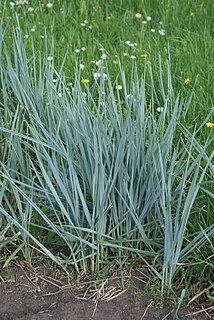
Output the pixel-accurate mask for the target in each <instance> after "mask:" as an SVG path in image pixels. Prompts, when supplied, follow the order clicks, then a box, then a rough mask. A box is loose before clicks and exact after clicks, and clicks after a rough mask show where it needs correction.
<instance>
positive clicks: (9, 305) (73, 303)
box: [0, 267, 214, 320]
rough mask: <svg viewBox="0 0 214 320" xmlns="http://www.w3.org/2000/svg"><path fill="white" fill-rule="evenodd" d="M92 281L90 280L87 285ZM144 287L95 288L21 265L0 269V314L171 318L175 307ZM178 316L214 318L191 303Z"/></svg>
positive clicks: (60, 319)
mask: <svg viewBox="0 0 214 320" xmlns="http://www.w3.org/2000/svg"><path fill="white" fill-rule="evenodd" d="M89 284H90V285H89ZM141 290H142V287H140V285H139V286H138V287H129V289H127V290H122V289H121V288H120V287H119V286H118V283H117V281H116V280H115V279H113V278H112V279H110V280H104V281H103V282H102V283H101V284H100V285H99V286H98V287H97V288H96V289H95V288H94V287H93V286H92V282H90V283H89V282H87V281H86V282H85V283H83V282H81V285H80V286H79V287H77V286H75V285H74V284H71V283H70V284H68V283H65V282H64V281H62V280H61V278H60V273H59V272H58V271H56V270H55V271H54V270H52V269H51V270H44V269H42V268H36V269H33V270H31V271H29V270H28V269H25V268H24V267H22V268H21V269H20V268H19V269H18V272H17V269H16V271H15V272H14V269H13V270H11V269H7V270H1V271H0V320H50V319H54V320H79V319H81V320H92V319H93V320H112V319H114V320H130V319H131V320H151V319H152V320H170V319H173V315H174V309H173V307H172V306H170V305H168V304H167V303H166V304H165V305H164V307H163V306H162V307H161V308H160V306H158V299H152V298H149V297H145V296H143V291H141ZM179 319H183V320H190V319H192V320H199V319H200V320H202V319H203V320H206V319H214V307H213V306H212V305H209V304H206V306H202V305H196V304H191V305H190V306H189V307H187V306H186V307H183V308H182V309H181V310H180V312H179Z"/></svg>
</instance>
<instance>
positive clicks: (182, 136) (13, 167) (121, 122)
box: [0, 0, 214, 294]
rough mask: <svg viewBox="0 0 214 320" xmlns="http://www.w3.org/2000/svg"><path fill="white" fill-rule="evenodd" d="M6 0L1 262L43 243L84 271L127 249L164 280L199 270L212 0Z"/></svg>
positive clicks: (208, 143) (202, 263)
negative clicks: (24, 0)
mask: <svg viewBox="0 0 214 320" xmlns="http://www.w3.org/2000/svg"><path fill="white" fill-rule="evenodd" d="M12 3H13V4H14V5H13V4H11V2H9V1H5V2H4V3H3V2H2V3H1V4H0V10H1V16H2V19H1V34H0V46H1V50H0V52H1V65H0V71H1V101H0V102H1V119H0V127H1V131H0V142H1V153H0V154H1V159H0V160H1V182H0V183H1V184H0V186H1V194H0V199H1V207H0V211H1V214H2V218H1V228H2V230H1V233H0V239H1V248H2V249H4V248H5V247H6V248H7V247H8V245H10V248H11V245H13V248H15V249H13V250H12V254H11V255H9V257H7V258H5V261H4V263H5V266H6V265H7V264H8V263H9V261H11V260H12V259H14V257H16V256H17V254H22V256H23V257H24V259H25V260H26V261H27V262H28V263H29V265H31V264H32V261H33V259H35V258H36V257H37V256H38V252H42V254H43V255H45V256H47V257H49V258H50V259H52V260H53V261H55V262H56V263H57V264H59V265H60V266H62V267H63V268H64V269H65V270H69V266H70V265H72V266H74V267H75V269H76V270H77V271H78V272H80V271H85V272H88V271H92V272H95V271H99V270H102V268H103V267H104V266H105V264H106V263H107V261H108V260H111V259H112V260H115V259H116V260H118V264H119V265H121V266H122V265H123V261H124V257H126V256H130V255H131V253H134V254H135V255H136V256H137V257H138V261H139V262H140V261H141V262H140V263H141V264H142V263H143V264H144V265H147V266H149V268H150V270H152V272H153V273H154V274H155V276H156V277H157V278H158V279H159V281H160V284H161V285H160V287H161V288H162V292H163V291H164V290H165V288H167V289H170V290H172V289H173V283H175V282H176V284H177V283H178V282H177V281H178V279H179V277H180V278H181V280H180V282H181V283H182V285H181V287H182V286H183V287H185V286H186V287H188V284H189V282H190V278H191V277H192V279H193V280H194V279H197V277H201V283H202V281H204V279H205V278H207V279H208V282H209V280H210V278H211V275H212V274H213V265H212V260H211V258H212V256H213V245H212V240H213V228H214V224H213V223H214V222H213V214H212V213H213V209H214V205H213V197H214V193H213V172H214V169H213V164H212V159H213V128H212V127H208V126H206V124H207V123H210V124H212V123H213V104H212V99H213V80H214V79H213V74H214V72H213V57H214V55H213V50H214V49H213V41H214V36H213V25H212V11H213V10H212V9H214V8H213V7H214V5H213V1H206V2H203V3H201V1H192V0H191V1H179V3H178V2H173V1H170V0H167V1H162V2H160V1H152V2H150V3H149V2H148V1H136V2H135V4H133V1H129V0H127V1H122V0H121V1H108V2H107V3H106V1H93V0H91V1H86V0H85V1H84V0H82V1H80V2H79V1H54V2H53V6H52V7H51V8H48V7H47V3H48V2H45V1H43V2H42V1H41V2H40V1H28V4H26V3H25V4H15V3H16V1H14V2H12ZM20 3H21V1H20ZM29 8H32V9H29ZM136 13H139V14H138V15H137V16H136ZM210 126H212V125H210ZM58 250H59V251H60V252H58ZM39 255H40V253H39ZM190 266H191V267H190ZM199 283H200V281H199ZM182 294H183V293H182Z"/></svg>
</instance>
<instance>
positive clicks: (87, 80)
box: [82, 79, 90, 83]
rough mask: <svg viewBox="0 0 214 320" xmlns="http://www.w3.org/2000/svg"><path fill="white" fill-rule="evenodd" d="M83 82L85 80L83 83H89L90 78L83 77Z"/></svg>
mask: <svg viewBox="0 0 214 320" xmlns="http://www.w3.org/2000/svg"><path fill="white" fill-rule="evenodd" d="M82 82H83V83H89V82H90V80H89V79H83V80H82Z"/></svg>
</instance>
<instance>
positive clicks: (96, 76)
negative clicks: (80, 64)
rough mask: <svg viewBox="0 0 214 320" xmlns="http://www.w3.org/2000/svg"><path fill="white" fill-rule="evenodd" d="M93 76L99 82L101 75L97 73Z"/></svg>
mask: <svg viewBox="0 0 214 320" xmlns="http://www.w3.org/2000/svg"><path fill="white" fill-rule="evenodd" d="M93 76H94V80H98V79H99V78H100V73H99V72H95V73H94V74H93Z"/></svg>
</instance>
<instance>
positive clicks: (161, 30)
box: [158, 29, 166, 36]
mask: <svg viewBox="0 0 214 320" xmlns="http://www.w3.org/2000/svg"><path fill="white" fill-rule="evenodd" d="M158 32H159V34H160V35H161V36H165V35H166V31H165V30H164V29H160V30H159V31H158Z"/></svg>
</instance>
